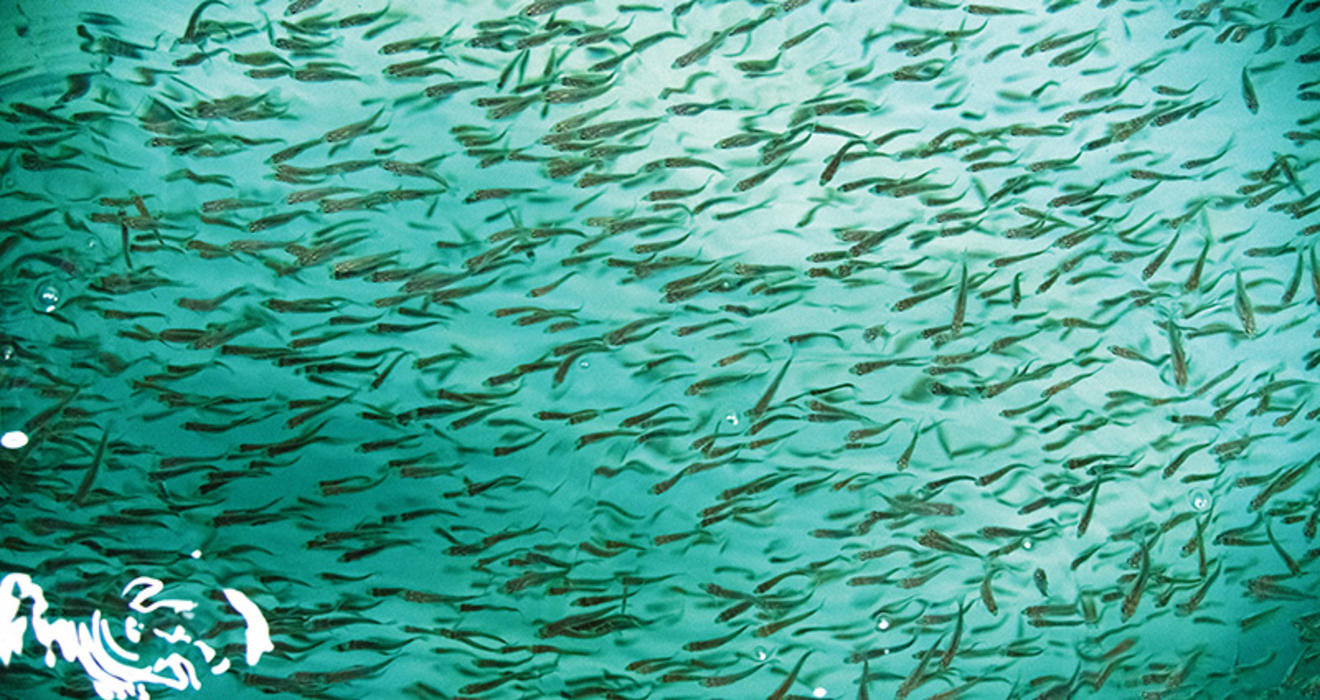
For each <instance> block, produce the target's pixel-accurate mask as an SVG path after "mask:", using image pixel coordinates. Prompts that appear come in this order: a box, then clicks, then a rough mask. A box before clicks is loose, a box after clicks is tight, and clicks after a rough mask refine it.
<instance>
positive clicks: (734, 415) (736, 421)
mask: <svg viewBox="0 0 1320 700" xmlns="http://www.w3.org/2000/svg"><path fill="white" fill-rule="evenodd" d="M724 422H725V423H727V424H728V425H729V427H731V428H736V427H738V426H739V425H741V424H742V418H740V417H739V416H738V412H737V411H729V414H728V415H726V416H724Z"/></svg>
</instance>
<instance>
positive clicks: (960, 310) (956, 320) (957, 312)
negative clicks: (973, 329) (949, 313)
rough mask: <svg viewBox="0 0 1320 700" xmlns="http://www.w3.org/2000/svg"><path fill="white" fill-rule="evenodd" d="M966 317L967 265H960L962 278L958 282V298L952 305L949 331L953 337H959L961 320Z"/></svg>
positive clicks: (961, 326)
mask: <svg viewBox="0 0 1320 700" xmlns="http://www.w3.org/2000/svg"><path fill="white" fill-rule="evenodd" d="M966 315H967V263H966V262H964V263H963V264H962V277H961V278H960V280H959V282H958V296H957V299H956V300H955V301H954V305H953V323H952V324H951V325H950V327H949V331H950V332H951V333H952V334H953V335H955V336H956V335H960V334H961V333H962V328H963V319H964V318H965V317H966Z"/></svg>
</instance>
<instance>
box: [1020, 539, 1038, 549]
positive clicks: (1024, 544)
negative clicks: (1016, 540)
mask: <svg viewBox="0 0 1320 700" xmlns="http://www.w3.org/2000/svg"><path fill="white" fill-rule="evenodd" d="M1034 546H1035V545H1033V544H1032V543H1031V540H1022V548H1023V549H1031V548H1032V547H1034Z"/></svg>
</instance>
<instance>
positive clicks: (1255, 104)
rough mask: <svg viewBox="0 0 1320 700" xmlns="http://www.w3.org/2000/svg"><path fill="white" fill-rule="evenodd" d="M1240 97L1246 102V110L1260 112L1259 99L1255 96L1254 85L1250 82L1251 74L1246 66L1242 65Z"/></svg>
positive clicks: (1253, 112) (1254, 112)
mask: <svg viewBox="0 0 1320 700" xmlns="http://www.w3.org/2000/svg"><path fill="white" fill-rule="evenodd" d="M1242 99H1243V101H1245V102H1246V103H1247V111H1249V112H1251V113H1252V114H1256V113H1258V112H1260V100H1259V99H1257V98H1256V86H1255V85H1252V84H1251V75H1250V74H1249V72H1248V69H1247V67H1246V66H1243V67H1242Z"/></svg>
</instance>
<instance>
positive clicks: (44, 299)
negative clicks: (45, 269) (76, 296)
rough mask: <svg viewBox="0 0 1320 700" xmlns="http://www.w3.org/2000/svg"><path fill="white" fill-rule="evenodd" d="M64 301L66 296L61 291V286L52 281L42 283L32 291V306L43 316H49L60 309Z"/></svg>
mask: <svg viewBox="0 0 1320 700" xmlns="http://www.w3.org/2000/svg"><path fill="white" fill-rule="evenodd" d="M63 299H64V294H63V292H61V291H60V288H59V286H58V285H56V284H55V283H54V282H51V281H50V280H46V281H45V282H41V283H40V284H38V285H37V286H36V288H35V289H33V290H32V305H33V307H34V308H36V310H37V311H40V312H41V313H43V314H48V313H50V312H52V311H54V310H55V309H57V308H59V306H60V302H61V301H62V300H63Z"/></svg>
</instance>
